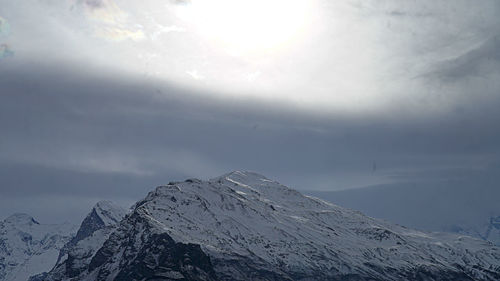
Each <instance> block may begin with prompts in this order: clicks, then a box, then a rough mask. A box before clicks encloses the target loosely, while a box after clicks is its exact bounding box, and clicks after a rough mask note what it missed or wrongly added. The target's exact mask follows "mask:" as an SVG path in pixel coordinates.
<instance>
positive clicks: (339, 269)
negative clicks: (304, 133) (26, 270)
mask: <svg viewBox="0 0 500 281" xmlns="http://www.w3.org/2000/svg"><path fill="white" fill-rule="evenodd" d="M103 239H104V240H105V241H104V242H101V241H102V240H103ZM86 241H87V244H89V245H98V247H99V248H98V249H97V250H96V251H90V252H89V253H91V254H90V255H88V257H87V258H83V259H80V260H79V265H80V267H79V268H80V270H79V271H77V272H73V273H72V274H73V275H71V276H70V275H68V274H67V273H64V272H60V273H61V274H60V275H58V277H57V278H52V279H51V278H47V279H46V280H87V281H91V280H108V281H111V280H499V279H500V249H498V248H497V247H496V246H494V245H492V244H491V243H488V242H485V241H481V240H478V239H474V238H471V237H467V236H458V235H453V234H430V233H424V232H420V231H416V230H412V229H408V228H405V227H402V226H399V225H394V224H390V223H388V222H384V221H380V220H376V219H373V218H370V217H367V216H365V215H363V214H361V213H359V212H356V211H353V210H349V209H344V208H341V207H339V206H336V205H333V204H330V203H327V202H325V201H322V200H319V199H317V198H313V197H307V196H304V195H302V194H301V193H299V192H297V191H295V190H293V189H290V188H288V187H286V186H283V185H281V184H279V183H278V182H276V181H273V180H270V179H267V178H266V177H264V176H261V175H258V174H256V173H252V172H241V171H237V172H232V173H229V174H226V175H223V176H220V177H217V178H214V179H211V180H209V181H202V180H198V179H188V180H186V181H184V182H172V183H170V184H168V185H164V186H159V187H157V188H156V189H155V190H154V191H152V192H150V193H149V194H148V195H147V196H146V198H144V199H143V200H141V201H139V202H137V203H136V204H135V206H134V208H133V210H132V212H131V213H129V214H127V215H126V216H125V217H124V219H123V220H122V221H121V222H120V223H119V224H117V225H116V226H115V227H114V228H113V229H112V232H111V233H110V234H109V235H108V236H106V237H105V236H102V235H99V236H95V235H92V236H89V237H87V238H86ZM50 276H51V275H50V274H49V277H50ZM52 276H53V275H52Z"/></svg>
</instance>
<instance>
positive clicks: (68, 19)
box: [0, 0, 498, 114]
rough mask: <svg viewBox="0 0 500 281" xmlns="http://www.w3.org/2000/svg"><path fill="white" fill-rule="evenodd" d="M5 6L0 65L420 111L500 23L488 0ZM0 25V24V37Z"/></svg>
mask: <svg viewBox="0 0 500 281" xmlns="http://www.w3.org/2000/svg"><path fill="white" fill-rule="evenodd" d="M431 2H432V1H430V2H429V3H431ZM0 3H1V4H2V5H1V6H2V9H3V10H2V13H3V14H2V15H0V16H4V17H7V16H8V20H9V23H10V25H11V29H12V32H10V34H11V35H9V36H8V37H6V36H4V37H2V38H1V39H2V40H4V39H5V40H4V41H2V42H0V44H4V43H6V44H7V45H4V48H3V51H4V56H5V54H7V55H8V56H10V57H12V52H11V51H9V50H10V49H13V50H14V51H15V52H16V56H15V57H13V58H12V59H9V60H2V61H3V62H6V61H12V63H13V62H15V61H19V60H23V59H24V60H26V61H29V60H30V57H35V58H37V59H39V60H47V61H49V62H51V63H54V62H57V61H64V62H69V64H74V65H78V66H79V67H80V66H82V67H84V66H87V65H90V66H94V65H97V66H98V67H97V68H99V69H106V71H112V72H113V73H120V72H123V71H125V72H129V74H134V75H137V76H139V77H153V78H155V79H160V80H164V81H167V82H169V83H173V84H178V85H182V86H184V87H187V88H195V89H202V91H200V93H204V94H207V95H214V96H216V97H217V98H219V99H225V98H228V99H233V98H236V99H238V98H242V99H245V100H246V99H248V98H251V99H257V100H264V101H266V102H269V103H273V104H279V105H280V106H286V105H290V104H291V105H293V106H297V107H299V108H301V109H303V110H304V111H309V112H318V111H322V112H326V113H331V112H334V113H346V112H348V113H356V114H357V113H366V112H388V110H387V109H388V108H389V107H391V106H392V108H396V109H398V110H399V109H400V108H403V106H407V107H413V108H414V111H415V112H417V113H418V114H420V113H421V112H422V110H434V109H437V110H441V109H442V108H445V107H446V106H447V107H448V108H452V107H453V106H454V101H458V100H459V99H458V98H459V97H457V95H454V96H453V98H451V95H446V94H443V91H453V90H454V89H444V90H443V88H442V87H441V88H439V87H440V86H439V85H437V86H438V87H436V85H429V83H428V81H426V80H425V79H426V78H425V77H426V76H425V75H426V74H428V73H431V72H432V71H435V70H436V69H437V67H438V66H439V65H440V64H441V63H443V62H446V61H447V60H453V59H455V58H456V57H459V56H461V55H463V54H466V53H467V52H468V51H470V50H473V49H474V48H477V46H479V45H480V44H482V42H485V41H486V40H487V39H488V38H489V36H491V35H490V34H491V33H492V32H491V30H496V28H497V27H496V26H498V24H496V20H491V21H488V24H487V25H485V24H483V23H481V22H477V20H476V17H475V16H472V14H474V15H475V14H481V15H483V16H484V17H486V18H489V19H496V18H498V17H497V16H496V14H495V13H494V11H492V9H491V8H490V6H489V5H487V4H485V5H479V6H475V7H474V9H475V11H477V13H469V11H468V9H469V8H467V9H465V8H462V9H463V11H461V12H460V13H459V14H463V15H469V14H471V16H470V17H460V18H456V17H454V15H455V14H456V13H458V12H453V11H452V10H451V9H449V8H447V5H448V4H446V3H445V2H439V3H435V4H432V5H431V4H429V5H417V4H412V3H407V2H400V1H393V0H388V1H385V2H384V3H385V4H384V5H380V4H378V3H379V2H378V1H358V0H343V1H328V0H288V1H286V0H268V1H264V0H182V1H181V0H170V1H165V0H145V1H135V0H120V1H118V0H92V1H90V0H72V1H67V2H66V1H53V0H39V1H34V2H32V3H31V2H30V4H27V3H21V2H15V3H14V2H12V1H6V0H0ZM432 3H434V2H432ZM461 7H462V6H461ZM464 7H465V6H464ZM450 19H453V23H454V24H453V25H450V24H448V22H447V21H449V20H450ZM3 23H4V24H2V26H1V28H0V31H2V30H3V33H2V34H3V35H5V33H6V32H5V30H7V28H6V27H7V25H5V21H3ZM494 32H496V31H494ZM0 33H1V32H0ZM7 39H8V41H6V40H7ZM9 46H13V47H12V48H10V47H9ZM35 46H36V47H35ZM8 47H9V48H8ZM101 66H103V67H101ZM117 75H119V74H117ZM424 80H425V81H424ZM438 91H439V95H438V94H436V93H437V92H438ZM417 107H418V108H417ZM404 111H405V112H407V110H406V109H404Z"/></svg>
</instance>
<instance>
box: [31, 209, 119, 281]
mask: <svg viewBox="0 0 500 281" xmlns="http://www.w3.org/2000/svg"><path fill="white" fill-rule="evenodd" d="M125 214H126V210H125V209H123V208H121V207H119V206H117V205H115V204H114V203H112V202H110V201H101V202H98V203H97V204H96V205H95V206H94V207H93V208H92V210H91V211H90V213H89V214H88V215H87V216H86V217H85V219H84V220H83V222H82V224H81V225H80V228H79V229H78V232H77V233H76V236H75V237H73V239H71V241H69V242H68V243H67V244H66V245H65V246H64V247H63V248H62V249H61V251H60V253H59V258H58V259H57V263H56V265H55V267H54V268H53V269H52V270H51V271H50V273H49V274H40V275H38V276H34V277H32V279H31V280H30V281H37V280H60V279H62V278H73V277H76V276H78V275H79V274H80V273H82V272H83V271H85V270H87V269H88V264H89V262H90V260H91V258H92V257H93V256H94V255H95V254H96V252H97V250H99V248H101V247H102V245H103V243H104V241H106V239H108V237H109V235H110V234H111V233H112V232H113V231H114V230H115V229H116V227H117V225H118V223H119V222H120V221H121V220H122V219H123V217H124V216H125Z"/></svg>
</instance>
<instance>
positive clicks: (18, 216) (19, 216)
mask: <svg viewBox="0 0 500 281" xmlns="http://www.w3.org/2000/svg"><path fill="white" fill-rule="evenodd" d="M4 222H6V223H12V224H19V223H22V224H40V223H39V222H37V221H36V220H35V219H34V218H33V217H32V216H30V215H28V214H26V213H14V214H12V215H10V216H9V217H8V218H6V219H5V220H4Z"/></svg>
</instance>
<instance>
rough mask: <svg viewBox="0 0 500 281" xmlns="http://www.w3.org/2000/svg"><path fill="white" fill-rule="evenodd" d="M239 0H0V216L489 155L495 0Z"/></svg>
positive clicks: (499, 103)
mask: <svg viewBox="0 0 500 281" xmlns="http://www.w3.org/2000/svg"><path fill="white" fill-rule="evenodd" d="M211 1H212V2H211ZM238 1H240V2H241V3H240V2H238V5H235V4H231V3H232V2H231V1H225V0H203V1H202V0H199V1H196V0H192V1H160V0H146V1H132V0H114V1H113V0H92V1H90V0H78V1H56V0H19V1H8V0H0V46H1V47H0V133H1V135H0V218H2V217H5V216H7V215H9V214H10V213H13V212H28V213H31V214H32V215H34V216H35V217H37V218H38V219H39V220H40V221H42V222H59V221H62V220H75V221H77V220H78V219H80V218H81V217H82V216H83V215H84V214H85V213H86V212H87V210H88V209H89V208H90V207H91V206H92V204H93V203H95V202H97V201H98V200H100V199H111V200H113V201H116V202H118V203H120V204H124V205H129V204H131V203H132V202H134V201H136V200H138V199H140V198H141V197H143V196H145V195H146V192H148V191H149V190H151V189H152V188H154V187H155V186H157V185H160V184H165V183H168V181H171V180H183V179H185V178H188V177H197V178H202V179H208V178H212V177H216V176H218V175H221V174H223V173H226V172H229V171H232V170H253V171H256V172H259V173H261V174H264V175H266V176H267V177H269V178H273V179H277V180H279V181H280V182H282V183H284V184H286V185H288V186H291V187H294V188H297V189H304V190H305V189H309V190H338V189H346V188H355V187H363V186H369V185H377V184H384V183H392V182H397V181H402V182H407V181H415V180H429V179H437V180H441V179H445V180H446V179H457V178H460V177H468V175H473V174H476V172H477V171H482V172H487V173H490V174H498V173H497V172H500V171H499V170H500V126H499V124H500V110H498V109H499V108H500V79H499V78H500V51H499V50H500V17H498V14H500V4H499V3H498V1H480V2H478V1H472V0H471V1H436V0H433V1H350V0H345V1H327V0H317V1H305V0H304V1H301V0H294V1H281V0H269V1H244V0H238ZM273 1H274V2H273ZM61 2H62V3H61ZM207 3H211V5H209V4H207ZM249 3H252V4H249ZM240 6H241V7H243V8H241V7H240Z"/></svg>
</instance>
